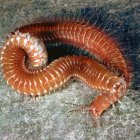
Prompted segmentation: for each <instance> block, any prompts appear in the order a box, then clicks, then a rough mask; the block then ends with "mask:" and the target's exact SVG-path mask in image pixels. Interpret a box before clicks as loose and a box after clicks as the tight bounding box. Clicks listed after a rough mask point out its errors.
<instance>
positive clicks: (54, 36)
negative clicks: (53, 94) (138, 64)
mask: <svg viewBox="0 0 140 140" xmlns="http://www.w3.org/2000/svg"><path fill="white" fill-rule="evenodd" d="M50 40H51V41H52V40H54V41H55V40H59V41H62V42H64V43H68V44H72V45H75V46H76V47H77V48H81V49H85V50H86V51H88V52H90V54H92V55H94V56H95V57H96V58H97V60H94V59H91V58H88V57H84V56H66V57H61V58H59V59H57V60H55V61H53V62H52V63H51V64H50V65H46V63H47V59H48V55H47V51H46V48H45V46H44V43H47V42H48V41H50ZM118 46H119V45H118V43H117V41H115V40H114V39H113V38H111V37H110V36H109V35H107V34H106V33H105V32H103V31H102V30H101V29H99V28H97V27H95V26H91V25H89V24H86V23H83V22H77V21H63V22H60V21H58V22H55V21H53V22H44V23H35V24H30V25H26V26H23V27H20V28H19V29H17V30H16V31H15V32H13V33H11V35H10V36H9V37H8V38H7V39H6V42H5V44H4V45H3V48H2V50H1V56H0V57H1V65H2V72H3V76H4V79H5V80H6V81H7V83H8V84H9V85H10V86H11V87H12V88H13V89H14V90H16V91H17V92H19V93H24V94H26V95H32V96H40V95H43V94H47V93H49V92H50V91H52V90H55V89H57V88H59V87H61V86H62V85H64V83H66V82H67V81H68V80H69V79H70V78H72V77H75V78H77V79H79V80H80V81H83V82H85V83H86V84H88V85H89V86H90V87H92V88H94V89H97V90H100V91H102V94H101V95H99V96H97V97H96V98H95V99H94V100H93V102H92V103H91V105H90V111H91V112H92V113H93V115H94V116H96V117H97V116H100V114H101V113H102V112H103V111H104V110H106V109H107V108H108V107H109V106H110V105H111V104H113V103H114V102H116V101H118V100H119V99H120V98H121V97H122V96H124V95H125V92H126V89H127V88H128V87H129V85H130V83H131V71H130V69H129V66H128V64H127V61H126V60H125V59H124V57H123V54H122V53H121V51H120V50H119V49H118ZM27 56H28V57H27ZM103 63H104V65H103ZM115 70H116V72H115Z"/></svg>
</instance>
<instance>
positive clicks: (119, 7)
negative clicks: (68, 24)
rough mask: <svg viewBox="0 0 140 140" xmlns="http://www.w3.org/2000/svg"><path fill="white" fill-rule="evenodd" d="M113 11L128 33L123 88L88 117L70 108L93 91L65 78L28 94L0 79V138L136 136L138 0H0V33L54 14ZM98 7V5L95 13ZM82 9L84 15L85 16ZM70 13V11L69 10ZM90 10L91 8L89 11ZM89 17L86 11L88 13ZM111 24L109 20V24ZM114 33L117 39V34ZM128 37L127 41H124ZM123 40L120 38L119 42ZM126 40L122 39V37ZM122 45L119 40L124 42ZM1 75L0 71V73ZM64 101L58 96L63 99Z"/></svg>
mask: <svg viewBox="0 0 140 140" xmlns="http://www.w3.org/2000/svg"><path fill="white" fill-rule="evenodd" d="M95 7H96V10H95V11H96V12H95V13H94V14H93V16H92V17H94V16H96V15H101V17H102V18H103V17H105V16H103V15H107V14H110V15H113V17H114V18H113V19H111V21H114V22H112V23H115V22H118V23H120V24H119V27H120V28H119V29H116V28H115V29H113V28H114V26H111V22H110V27H108V29H109V31H110V32H111V30H116V31H117V33H120V30H121V33H122V34H123V35H124V36H125V37H127V38H128V40H129V47H130V52H131V53H130V54H131V57H132V60H133V62H134V80H133V84H132V86H131V88H130V89H129V90H128V94H127V96H126V97H124V98H123V99H122V100H121V101H120V102H119V103H117V104H115V106H114V107H112V108H110V109H108V110H107V111H106V112H105V113H104V114H103V115H102V117H101V119H100V120H97V121H94V119H93V117H92V115H91V114H90V113H89V112H79V113H78V112H74V111H73V112H70V111H71V110H74V109H76V106H74V105H70V104H66V103H64V102H68V103H74V104H79V105H86V104H89V103H90V102H91V101H92V99H93V97H94V96H95V95H96V94H97V92H96V91H94V90H92V89H91V88H89V87H88V86H87V85H85V84H84V83H81V82H78V81H71V82H69V83H68V85H66V86H65V87H64V88H62V89H61V90H60V91H56V92H55V93H54V94H51V95H49V96H44V97H41V98H37V99H33V98H29V97H25V96H21V95H19V94H16V92H14V91H13V90H12V89H11V88H10V87H9V86H8V85H7V84H6V83H5V82H4V81H2V82H1V84H0V112H1V113H0V140H59V139H60V140H112V139H113V140H125V139H127V140H139V139H140V75H139V70H140V45H139V44H140V35H139V33H140V20H139V19H140V2H139V1H138V0H112V1H110V0H106V1H104V0H98V1H97V0H73V1H72V0H40V1H38V0H30V1H29V0H24V1H22V0H21V1H20V0H12V1H10V0H4V1H3V0H0V38H1V42H0V44H1V45H2V41H3V40H4V38H5V36H6V34H7V33H9V32H11V31H13V30H14V29H15V28H17V27H19V26H21V25H25V24H29V23H31V22H33V21H37V20H43V19H47V18H51V17H53V16H55V15H59V14H62V15H67V14H68V13H70V12H71V13H79V12H78V11H85V12H87V11H90V10H91V9H94V8H95ZM98 11H101V12H100V14H99V13H98ZM85 12H84V17H85V15H86V14H85ZM75 16H76V14H75ZM90 16H91V14H90ZM88 18H89V17H88ZM113 25H114V24H113ZM117 33H116V34H115V33H114V36H117V37H118V39H119V40H120V41H122V40H123V39H122V36H121V34H119V35H118V34H117ZM127 42H128V41H127ZM123 43H124V42H123ZM127 45H128V43H127ZM127 45H125V46H126V47H127ZM0 78H1V79H2V76H1V75H0ZM63 101H64V102H63Z"/></svg>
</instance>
